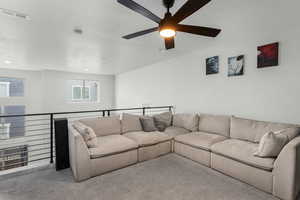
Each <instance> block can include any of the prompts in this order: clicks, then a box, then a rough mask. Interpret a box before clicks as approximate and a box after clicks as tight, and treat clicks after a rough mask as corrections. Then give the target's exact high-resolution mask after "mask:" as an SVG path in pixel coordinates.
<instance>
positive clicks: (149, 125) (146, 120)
mask: <svg viewBox="0 0 300 200" xmlns="http://www.w3.org/2000/svg"><path fill="white" fill-rule="evenodd" d="M140 122H141V125H142V127H143V131H145V132H152V131H157V128H156V126H155V123H154V119H153V117H141V118H140Z"/></svg>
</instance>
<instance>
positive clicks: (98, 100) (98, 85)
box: [67, 79, 100, 104]
mask: <svg viewBox="0 0 300 200" xmlns="http://www.w3.org/2000/svg"><path fill="white" fill-rule="evenodd" d="M68 81H82V83H83V85H78V84H74V85H71V90H72V92H71V95H72V96H71V98H70V100H69V103H86V104H98V103H100V81H99V80H88V79H70V80H68ZM86 82H95V83H96V84H97V95H96V97H97V100H96V101H92V100H91V99H92V96H91V86H86V84H85V83H86ZM75 87H80V88H81V94H83V88H88V89H89V98H83V95H81V97H82V98H81V99H74V98H73V97H74V90H73V89H74V88H75ZM67 89H70V88H67Z"/></svg>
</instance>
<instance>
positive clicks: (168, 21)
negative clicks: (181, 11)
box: [159, 12, 175, 30]
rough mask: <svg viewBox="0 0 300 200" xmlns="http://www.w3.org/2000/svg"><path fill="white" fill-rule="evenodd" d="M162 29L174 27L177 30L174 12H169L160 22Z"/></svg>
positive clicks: (160, 28)
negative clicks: (173, 19) (173, 16)
mask: <svg viewBox="0 0 300 200" xmlns="http://www.w3.org/2000/svg"><path fill="white" fill-rule="evenodd" d="M162 29H173V30H175V24H174V23H173V22H172V14H171V13H170V12H167V13H166V14H165V17H164V18H163V19H162V20H161V22H160V23H159V30H162Z"/></svg>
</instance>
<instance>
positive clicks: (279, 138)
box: [254, 131, 289, 158]
mask: <svg viewBox="0 0 300 200" xmlns="http://www.w3.org/2000/svg"><path fill="white" fill-rule="evenodd" d="M288 142H289V138H288V136H287V135H284V134H281V133H280V132H276V133H274V132H272V131H270V132H268V133H266V134H265V135H264V136H263V137H262V138H261V140H260V142H259V146H258V150H257V151H256V152H255V153H254V156H258V157H262V158H273V157H277V156H278V155H279V153H280V152H281V150H282V149H283V147H284V146H285V145H286V144H287V143H288Z"/></svg>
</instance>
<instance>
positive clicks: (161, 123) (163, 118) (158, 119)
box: [153, 112, 173, 131]
mask: <svg viewBox="0 0 300 200" xmlns="http://www.w3.org/2000/svg"><path fill="white" fill-rule="evenodd" d="M172 117H173V115H172V113H171V112H164V113H161V114H157V115H153V118H154V123H155V126H156V128H157V129H158V130H159V131H164V130H165V129H166V128H167V127H169V126H171V125H172Z"/></svg>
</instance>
